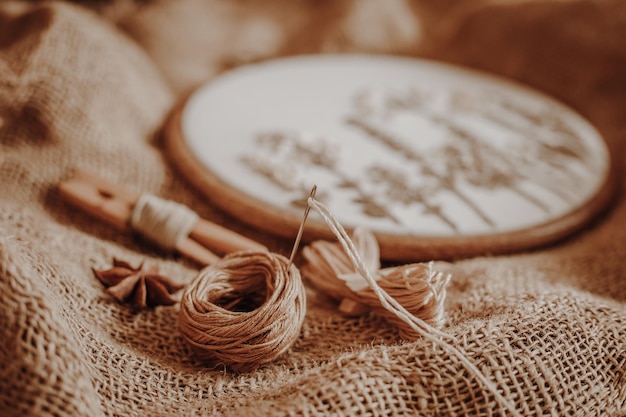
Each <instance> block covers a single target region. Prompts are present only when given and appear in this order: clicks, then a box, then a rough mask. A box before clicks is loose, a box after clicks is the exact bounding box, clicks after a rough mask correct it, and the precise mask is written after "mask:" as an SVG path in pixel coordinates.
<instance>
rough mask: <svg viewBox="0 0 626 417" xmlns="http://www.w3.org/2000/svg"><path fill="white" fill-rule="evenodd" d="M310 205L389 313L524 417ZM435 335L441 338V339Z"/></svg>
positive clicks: (324, 212) (325, 213)
mask: <svg viewBox="0 0 626 417" xmlns="http://www.w3.org/2000/svg"><path fill="white" fill-rule="evenodd" d="M308 204H309V205H310V206H311V207H313V208H315V210H316V211H317V212H318V213H319V214H320V216H322V218H323V219H324V222H325V223H326V225H327V226H328V227H329V228H330V229H331V231H332V232H333V233H334V234H335V236H336V237H337V239H338V240H339V243H340V244H341V246H342V247H343V248H344V250H345V252H346V255H347V256H348V257H349V258H350V261H351V262H352V265H353V266H354V268H355V270H356V271H357V272H358V273H359V274H360V275H361V276H362V277H363V278H364V279H365V280H366V281H367V283H368V284H369V286H370V287H371V288H372V290H373V291H374V292H375V294H376V295H377V296H378V298H379V300H380V302H381V304H382V305H383V306H384V307H385V308H387V309H388V310H389V311H391V312H393V313H394V314H395V315H396V316H397V317H398V318H399V319H400V320H402V321H404V322H405V323H407V324H408V325H409V326H410V327H411V328H412V329H413V330H415V331H416V332H417V333H418V334H420V335H421V336H422V337H423V338H424V339H426V340H428V341H430V342H432V343H434V344H435V345H439V346H441V347H442V348H443V349H444V350H445V351H447V352H448V353H450V354H452V355H454V356H456V357H457V359H459V360H460V362H461V363H462V364H463V365H465V366H466V368H467V369H468V370H469V371H470V373H471V374H473V375H474V376H475V377H476V378H477V379H478V380H479V381H481V382H482V383H483V385H484V386H485V387H486V388H487V389H488V390H489V391H491V393H492V394H493V395H494V396H495V397H496V399H497V400H498V401H499V402H500V404H501V405H503V406H504V407H506V408H507V409H508V410H509V411H510V412H511V413H512V414H513V415H515V416H518V417H521V414H520V413H519V412H518V411H517V409H516V408H515V406H514V405H513V404H512V403H511V402H510V401H509V400H507V399H506V398H504V396H503V395H502V394H500V392H499V391H498V388H497V387H496V386H495V384H494V383H493V382H492V381H490V380H489V379H487V377H486V376H485V375H484V374H483V373H482V372H481V371H480V370H479V369H478V368H477V367H476V365H474V364H473V363H472V362H471V361H470V360H469V359H468V358H467V356H465V355H464V354H463V352H461V351H460V350H459V349H458V348H456V347H454V346H453V345H451V344H449V343H447V342H446V341H445V339H451V340H453V341H455V338H454V337H453V336H451V335H448V334H447V333H444V332H442V331H439V330H437V329H435V328H434V327H432V326H430V325H429V324H428V323H426V322H424V321H423V320H421V319H420V318H419V317H415V316H414V315H413V314H411V313H410V312H409V311H407V310H406V309H405V308H404V307H403V306H402V305H400V304H399V303H398V302H397V301H396V300H395V299H394V298H393V297H391V296H390V295H389V294H387V292H386V291H385V290H384V289H382V288H381V287H380V286H379V285H378V284H377V283H376V280H375V279H374V277H372V274H371V272H370V271H369V270H368V269H367V268H365V266H364V263H363V260H362V259H361V256H360V255H359V252H358V251H357V249H356V247H355V245H354V242H352V240H351V239H350V237H349V235H348V233H347V232H346V230H345V229H344V228H343V226H342V225H341V224H340V223H339V221H338V220H337V219H336V218H335V217H334V215H333V214H332V213H331V212H330V210H329V209H328V208H327V207H326V206H325V205H323V204H322V203H320V202H319V201H317V200H315V199H314V198H312V197H310V198H309V199H308ZM435 335H436V336H439V338H438V337H436V336H435Z"/></svg>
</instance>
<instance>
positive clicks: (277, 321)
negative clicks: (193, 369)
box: [178, 251, 306, 371]
mask: <svg viewBox="0 0 626 417" xmlns="http://www.w3.org/2000/svg"><path fill="white" fill-rule="evenodd" d="M288 267H289V269H287V268H288ZM305 313H306V295H305V288H304V285H303V284H302V279H301V277H300V272H299V270H298V269H297V268H296V267H295V265H293V264H292V265H291V266H289V260H288V259H287V258H285V257H283V256H281V255H278V254H275V253H270V252H267V251H245V252H236V253H233V254H230V255H227V256H225V257H224V258H222V259H221V260H220V261H218V262H216V263H214V264H213V265H210V266H208V267H206V268H204V269H203V270H202V271H200V273H199V274H198V276H197V277H196V278H195V279H194V280H193V281H192V282H191V284H189V286H188V287H187V288H186V289H185V291H184V294H183V297H182V300H181V308H180V313H179V318H178V322H179V327H180V329H181V332H182V334H183V337H184V339H185V340H186V341H187V342H188V343H189V344H190V345H191V347H192V349H193V350H194V352H195V353H196V355H197V356H198V357H199V358H200V359H201V360H204V361H207V362H210V363H212V364H213V365H215V366H226V367H228V368H229V369H232V370H236V371H249V370H253V369H255V368H257V367H259V366H260V365H262V364H264V363H267V362H270V361H272V360H274V359H276V358H277V357H279V356H280V355H281V354H283V353H284V352H286V351H287V350H288V349H289V348H290V347H291V346H292V345H293V343H294V342H295V341H296V340H297V338H298V336H299V335H300V330H301V328H302V323H303V321H304V315H305Z"/></svg>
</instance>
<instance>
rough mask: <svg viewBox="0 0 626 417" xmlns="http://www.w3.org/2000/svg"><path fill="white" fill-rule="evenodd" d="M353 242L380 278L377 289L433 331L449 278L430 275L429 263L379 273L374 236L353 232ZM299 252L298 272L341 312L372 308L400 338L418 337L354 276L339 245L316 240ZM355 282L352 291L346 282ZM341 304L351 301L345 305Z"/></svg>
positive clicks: (441, 319)
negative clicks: (334, 301)
mask: <svg viewBox="0 0 626 417" xmlns="http://www.w3.org/2000/svg"><path fill="white" fill-rule="evenodd" d="M352 241H353V242H354V244H355V247H356V249H357V251H358V253H359V254H360V255H361V257H362V259H363V262H364V264H365V265H366V266H367V269H368V270H369V271H370V272H372V273H374V274H376V275H378V276H380V279H378V280H377V282H378V285H380V287H381V288H382V289H383V290H384V291H385V292H386V293H387V294H389V295H390V296H391V297H392V298H394V299H395V300H396V301H397V302H398V303H400V304H401V305H402V306H404V308H406V309H407V311H409V312H410V313H411V314H412V315H414V316H416V317H419V318H421V319H422V320H423V321H424V322H425V323H427V324H429V325H431V326H433V327H435V328H438V327H441V326H442V325H443V322H444V301H445V298H446V285H447V283H448V281H449V280H450V275H449V274H444V273H442V272H438V271H435V270H434V268H433V263H432V262H431V263H428V264H423V263H419V264H410V265H403V266H400V267H395V268H385V269H380V262H379V250H378V243H377V241H376V237H375V236H374V234H373V233H371V232H369V231H366V230H365V229H361V228H357V229H355V231H354V233H353V235H352ZM302 254H303V256H304V258H305V259H306V261H307V264H306V265H304V267H303V268H302V273H303V275H304V276H305V277H307V278H308V279H309V280H310V281H311V282H312V283H313V285H315V286H316V287H317V288H319V289H321V290H322V291H323V292H324V293H326V294H327V295H329V296H330V297H332V298H335V299H337V300H342V304H341V306H340V310H341V311H342V312H343V313H344V314H347V315H359V314H362V313H365V312H367V311H370V310H372V311H374V312H375V313H376V314H378V315H380V316H381V317H383V318H385V319H386V320H387V321H389V322H390V323H391V324H393V325H395V326H396V327H397V328H398V330H399V334H400V337H402V338H403V339H406V340H413V339H415V338H416V337H417V336H419V334H418V333H416V332H415V330H413V328H412V327H411V326H409V325H407V324H406V323H405V322H404V321H403V320H402V319H400V318H398V316H397V315H396V314H395V313H394V312H393V311H390V310H388V309H387V308H385V307H384V306H383V305H382V304H381V303H380V300H379V299H378V295H377V294H376V293H375V292H374V290H373V289H372V288H371V287H369V286H367V283H366V282H365V281H364V280H363V278H361V277H360V275H358V274H354V267H353V266H352V263H351V261H350V259H349V258H348V256H347V255H346V254H345V252H344V250H343V249H342V248H341V246H340V245H339V244H337V243H332V242H328V241H323V240H319V241H315V242H313V243H311V244H310V245H308V246H307V247H305V248H304V249H303V250H302ZM351 275H352V276H351ZM354 275H356V277H354ZM355 278H356V279H357V280H359V281H361V282H363V284H364V285H362V286H361V285H359V287H355V285H354V284H353V283H351V281H352V282H353V281H354V280H355ZM346 300H350V301H351V303H346ZM343 307H345V308H343Z"/></svg>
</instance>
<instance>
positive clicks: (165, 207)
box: [130, 194, 200, 250]
mask: <svg viewBox="0 0 626 417" xmlns="http://www.w3.org/2000/svg"><path fill="white" fill-rule="evenodd" d="M199 218H200V217H199V216H198V214H196V212H194V211H193V210H191V209H190V208H189V207H187V206H185V205H183V204H179V203H176V202H174V201H171V200H165V199H162V198H159V197H157V196H155V195H152V194H142V195H141V197H139V200H137V204H135V208H134V209H133V212H132V214H131V217H130V226H131V227H132V228H133V230H135V231H137V232H139V233H141V234H142V235H143V236H145V237H147V238H148V239H150V240H152V241H153V242H155V243H157V244H158V245H159V246H161V247H163V248H165V249H170V250H172V249H175V248H176V247H177V245H178V244H179V243H180V242H181V241H182V240H183V239H184V238H186V237H187V236H188V235H189V233H190V232H191V229H192V228H193V227H194V225H195V224H196V223H197V222H198V219H199Z"/></svg>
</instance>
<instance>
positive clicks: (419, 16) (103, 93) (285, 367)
mask: <svg viewBox="0 0 626 417" xmlns="http://www.w3.org/2000/svg"><path fill="white" fill-rule="evenodd" d="M314 3H316V4H314ZM383 4H384V5H383ZM203 22H204V23H203ZM625 36H626V6H624V5H622V2H621V1H616V0H613V1H608V0H596V1H582V0H567V1H562V0H561V1H516V0H513V1H510V0H509V1H469V0H466V1H462V0H456V1H454V0H449V1H444V2H438V3H437V5H429V2H426V1H423V2H422V1H417V2H408V1H406V2H405V1H402V0H393V1H388V2H384V3H383V2H380V3H377V2H375V1H362V2H356V1H339V2H314V1H303V2H297V3H296V2H288V1H284V0H271V1H267V2H263V5H262V6H261V4H260V2H258V3H257V2H243V1H240V2H228V1H217V0H211V1H206V2H205V1H200V0H197V1H196V0H184V1H180V2H166V1H153V2H137V3H132V2H130V1H124V0H120V1H110V2H106V1H99V2H98V1H96V2H88V3H86V4H79V5H76V4H74V5H72V4H68V3H64V2H51V3H46V2H43V3H36V4H32V3H29V2H5V3H2V4H0V181H1V182H0V184H1V187H0V193H1V194H0V415H3V416H4V415H6V416H22V415H23V416H129V415H130V416H135V415H136V416H178V415H190V416H193V415H197V416H199V415H207V416H208V415H229V416H230V415H232V416H240V415H259V416H266V415H312V416H315V415H387V416H395V415H485V416H490V415H502V414H505V410H504V409H503V408H502V407H501V406H500V405H499V404H497V402H496V401H495V400H494V398H493V396H492V395H491V394H490V393H489V391H487V390H486V389H485V388H484V387H483V386H482V385H481V384H480V382H478V381H477V380H475V379H474V378H472V377H470V376H469V374H468V373H467V371H466V369H465V368H464V367H463V366H462V365H461V364H460V363H459V362H458V361H457V360H456V359H455V358H454V357H450V356H449V355H447V354H446V353H445V352H444V351H443V350H442V349H440V348H438V347H436V346H433V345H432V344H430V343H426V342H424V341H421V340H416V341H413V342H402V341H401V340H400V339H399V338H398V336H397V334H396V332H395V331H394V329H392V328H390V327H389V326H388V325H387V324H386V322H384V321H383V320H381V319H380V318H377V317H375V316H365V317H362V318H357V319H355V318H345V317H342V316H341V315H340V314H339V313H337V311H336V309H335V308H334V306H333V305H332V304H331V303H330V301H328V300H327V299H325V298H324V297H323V296H322V295H321V294H317V293H316V292H315V291H314V290H313V289H309V290H308V311H307V315H306V318H305V323H304V327H303V330H302V333H301V336H300V338H299V339H298V341H297V342H296V344H295V346H294V347H293V348H292V349H291V350H290V351H289V352H288V353H287V354H285V355H283V356H282V357H281V358H279V359H278V360H277V361H275V362H273V363H271V364H269V365H267V366H264V367H262V368H260V369H259V370H257V371H254V372H250V373H232V372H226V371H223V370H221V369H217V370H212V369H208V368H207V367H206V366H204V365H203V364H202V363H200V362H199V361H197V360H196V359H195V358H194V356H193V354H192V353H191V351H190V349H189V348H188V347H187V346H186V345H185V343H184V341H183V339H182V337H181V335H180V333H179V331H178V329H177V323H176V318H177V313H178V307H177V306H174V307H159V308H156V309H154V310H146V311H140V312H135V311H133V310H132V309H131V308H129V307H127V306H121V305H119V304H118V303H116V302H115V301H114V300H113V299H112V298H111V297H110V296H108V295H107V294H106V293H105V292H104V291H103V288H102V285H101V284H100V283H99V282H98V281H97V280H96V279H95V278H94V276H93V274H92V271H91V268H92V267H95V268H104V267H107V266H108V265H109V264H110V261H111V259H112V257H113V256H117V257H120V258H124V259H127V260H129V261H130V262H131V263H133V264H138V263H139V262H141V260H143V259H145V260H146V262H147V263H152V264H156V265H158V266H159V267H160V269H161V272H163V273H165V274H175V275H177V276H179V277H181V278H183V279H186V280H190V279H192V278H193V277H194V276H195V274H196V273H197V268H196V267H195V266H194V265H192V264H190V263H188V262H186V261H184V260H182V259H180V258H178V257H174V256H171V255H167V254H164V253H163V252H161V251H159V250H157V249H155V248H154V247H152V246H151V245H149V244H146V243H145V242H142V241H141V240H138V239H136V238H134V237H132V236H130V235H124V234H120V233H118V232H116V231H115V230H112V229H111V228H109V227H108V226H106V225H103V224H102V223H100V222H98V221H95V220H92V219H91V218H90V217H89V216H87V215H86V214H84V213H82V212H79V211H78V210H76V209H74V208H72V207H70V206H68V205H67V204H65V203H64V202H62V201H61V200H60V199H59V196H58V193H57V191H56V189H55V186H56V184H57V183H58V182H59V181H60V180H62V179H64V178H66V177H67V176H68V175H69V174H70V169H71V168H72V167H73V166H76V165H79V166H83V167H85V168H89V169H91V170H93V171H95V172H97V173H99V174H101V175H103V176H105V177H107V178H109V179H112V180H115V181H119V182H123V183H125V184H128V185H130V186H133V187H135V188H136V189H139V190H145V191H149V192H153V193H156V194H159V195H162V196H164V197H168V198H172V199H175V200H177V201H179V202H182V203H185V204H187V205H189V206H190V207H192V208H193V209H194V210H196V211H197V212H198V213H199V214H200V215H201V216H203V217H206V218H209V219H212V220H215V221H217V222H222V223H224V224H226V225H228V226H229V227H232V228H233V229H235V230H237V231H239V232H243V233H245V234H247V235H248V236H251V237H253V238H255V239H257V240H259V241H262V242H263V243H265V244H267V245H268V246H269V247H270V248H271V249H272V250H274V251H276V252H279V253H282V254H288V251H289V249H290V244H291V242H288V241H282V240H277V239H276V238H273V237H271V236H268V235H264V234H261V233H258V232H255V231H253V230H248V229H247V228H246V227H245V226H244V225H242V224H240V223H237V222H235V221H234V220H232V219H230V218H228V217H227V216H225V215H224V214H223V213H220V212H218V211H217V210H215V209H214V208H212V207H211V206H210V205H209V204H208V203H207V201H206V200H205V199H203V198H202V197H201V196H199V195H198V193H197V192H196V191H195V190H193V189H192V188H191V187H190V186H189V185H188V184H187V183H186V182H185V181H184V180H183V179H182V178H181V177H180V176H179V175H178V174H177V172H176V170H175V169H174V168H173V167H172V166H171V165H170V164H169V162H168V158H167V155H165V154H164V152H163V146H162V143H161V140H160V138H159V135H158V132H159V129H160V127H161V125H162V123H163V120H164V118H165V116H166V114H167V112H168V111H169V110H170V108H171V107H172V106H173V105H174V103H175V102H176V100H177V99H178V98H180V97H181V96H182V95H183V94H184V93H185V92H187V91H189V89H191V88H193V87H194V86H196V85H197V84H198V83H200V82H203V81H205V80H207V79H209V78H210V77H211V76H213V75H215V74H216V73H218V72H219V71H222V70H224V69H227V68H229V67H232V66H234V65H241V64H245V63H246V62H252V61H255V60H259V59H266V58H270V57H272V56H279V55H287V54H294V53H315V52H343V51H367V52H393V53H402V54H410V55H417V56H427V57H431V58H438V59H445V60H448V61H453V62H457V63H460V64H464V65H469V66H472V67H476V68H480V69H485V70H489V71H493V72H495V73H499V74H502V75H506V76H510V77H512V78H515V79H518V80H520V81H522V82H525V83H528V84H530V85H532V86H534V87H536V88H539V89H541V90H543V91H546V92H548V93H550V94H552V95H554V96H556V97H557V98H559V99H561V100H563V101H565V102H566V103H567V104H569V105H571V106H573V107H574V108H575V109H577V110H578V111H580V112H581V113H582V114H583V115H585V116H586V117H587V118H589V119H590V120H591V121H592V122H593V123H594V124H595V125H596V126H597V127H598V129H599V130H600V131H601V132H602V133H603V135H604V136H605V137H606V139H607V141H608V142H609V145H610V147H611V149H612V150H613V153H614V155H615V156H616V162H617V164H618V165H619V166H620V167H621V166H623V164H624V157H623V154H624V152H623V143H624V141H625V140H626V139H625V138H624V132H626V118H625V117H624V109H626V48H625V47H624V46H623V39H625ZM618 175H619V176H620V179H621V178H623V174H621V173H620V174H618ZM619 188H620V190H619V193H618V197H617V198H616V202H615V204H614V205H613V206H612V207H611V209H610V210H609V211H607V212H606V213H605V214H603V216H602V217H601V218H599V219H598V220H597V221H595V222H594V223H593V224H592V225H590V227H589V228H588V230H586V231H584V232H583V233H579V234H577V235H576V236H574V237H572V238H571V239H568V240H567V241H565V242H561V243H559V244H558V245H554V246H552V247H549V248H541V249H538V250H537V251H535V252H532V253H524V254H514V255H510V256H502V257H482V258H476V259H469V260H459V261H457V262H454V264H453V265H452V271H451V272H452V274H453V279H452V281H451V283H450V286H449V289H448V301H447V304H446V311H447V315H448V324H447V326H446V331H448V332H449V333H451V334H453V335H455V336H456V337H457V338H458V341H459V342H458V346H459V349H461V350H462V351H463V352H464V353H466V354H467V356H468V357H469V358H470V360H472V361H473V362H474V363H475V364H476V365H477V366H478V367H479V369H480V370H481V371H482V372H483V373H484V374H485V375H486V376H487V378H489V379H490V380H492V381H494V383H495V384H496V385H497V387H498V389H500V390H501V392H502V393H503V394H504V396H505V397H507V398H509V399H510V400H511V401H512V402H513V403H514V404H515V405H516V406H517V408H518V410H520V412H521V413H522V414H523V415H529V416H539V415H542V416H543V415H555V416H561V415H584V416H587V415H591V416H593V415H597V416H623V415H626V353H625V351H626V277H625V275H626V257H625V256H624V254H625V251H626V228H625V227H624V224H626V204H625V203H624V200H623V197H622V191H623V186H620V187H619Z"/></svg>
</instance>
